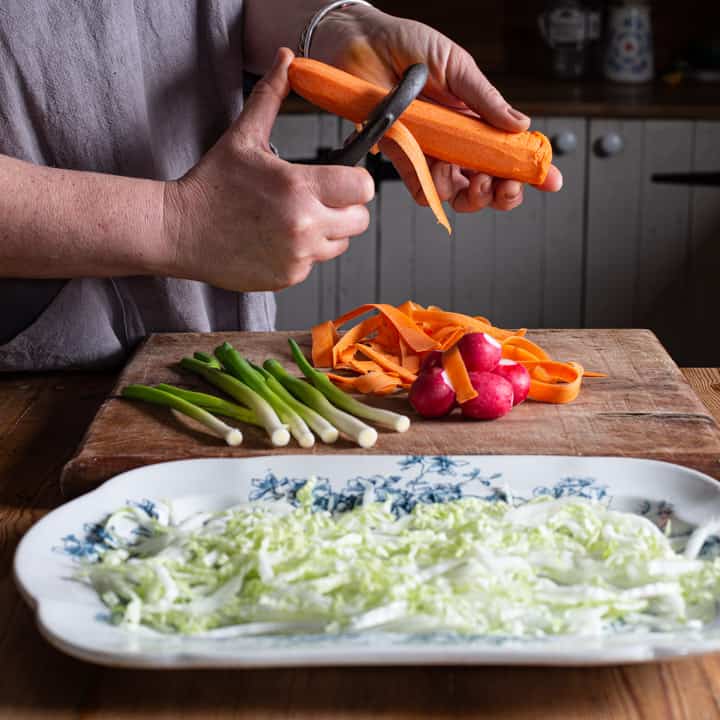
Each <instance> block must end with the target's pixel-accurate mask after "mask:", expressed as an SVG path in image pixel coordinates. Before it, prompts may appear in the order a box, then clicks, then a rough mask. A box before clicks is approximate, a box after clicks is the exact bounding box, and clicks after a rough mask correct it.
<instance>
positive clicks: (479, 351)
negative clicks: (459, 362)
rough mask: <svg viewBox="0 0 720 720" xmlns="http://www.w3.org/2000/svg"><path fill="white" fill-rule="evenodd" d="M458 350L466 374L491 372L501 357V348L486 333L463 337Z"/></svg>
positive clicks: (469, 334) (470, 334)
mask: <svg viewBox="0 0 720 720" xmlns="http://www.w3.org/2000/svg"><path fill="white" fill-rule="evenodd" d="M458 349H459V350H460V354H461V355H462V359H463V362H464V363H465V367H466V368H467V369H468V372H491V371H492V370H494V369H495V366H496V365H497V364H498V363H499V362H500V358H501V357H502V346H501V345H500V343H499V342H498V341H497V340H496V339H495V338H494V337H492V335H488V334H487V333H481V332H477V333H468V334H467V335H463V336H462V338H460V341H459V342H458Z"/></svg>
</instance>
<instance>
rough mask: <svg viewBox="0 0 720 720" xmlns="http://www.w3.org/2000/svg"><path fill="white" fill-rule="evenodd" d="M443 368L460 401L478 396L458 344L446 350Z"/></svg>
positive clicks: (443, 357)
mask: <svg viewBox="0 0 720 720" xmlns="http://www.w3.org/2000/svg"><path fill="white" fill-rule="evenodd" d="M442 363H443V370H445V372H446V373H447V376H448V379H449V380H450V384H451V385H452V386H453V389H454V390H455V395H456V396H457V401H458V402H459V403H464V402H467V401H468V400H472V399H473V398H476V397H477V390H475V388H474V387H473V386H472V383H471V382H470V375H468V371H467V368H466V367H465V363H464V362H463V359H462V355H461V354H460V349H459V348H458V346H457V345H455V346H454V347H452V348H450V350H446V351H445V352H444V353H443V356H442Z"/></svg>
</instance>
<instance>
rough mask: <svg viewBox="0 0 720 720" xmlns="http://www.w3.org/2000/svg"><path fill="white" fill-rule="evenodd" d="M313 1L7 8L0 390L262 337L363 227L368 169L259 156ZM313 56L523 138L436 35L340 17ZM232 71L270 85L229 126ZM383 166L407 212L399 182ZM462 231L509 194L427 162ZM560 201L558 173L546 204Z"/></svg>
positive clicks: (0, 34)
mask: <svg viewBox="0 0 720 720" xmlns="http://www.w3.org/2000/svg"><path fill="white" fill-rule="evenodd" d="M325 4H327V0H295V1H292V0H245V1H244V2H243V1H242V0H121V1H118V0H32V2H28V1H27V0H3V3H2V7H0V308H2V310H1V311H0V370H5V371H11V370H49V369H62V368H78V367H103V366H110V365H114V364H117V363H119V362H121V361H122V360H123V359H124V358H125V357H126V356H127V354H128V352H129V351H130V350H131V349H132V348H133V346H134V345H135V344H136V343H137V342H138V340H140V339H141V338H142V337H143V336H145V335H146V334H148V333H150V332H154V331H158V332H161V331H201V332H203V331H211V330H229V329H245V330H270V329H272V327H273V322H274V303H273V300H272V295H271V291H275V290H278V289H281V288H284V287H287V286H289V285H293V284H295V283H299V282H302V281H303V280H304V278H305V277H306V276H307V275H308V273H309V272H310V270H311V268H312V266H313V264H314V263H316V262H323V261H325V260H328V259H330V258H333V257H335V256H337V255H339V254H341V253H342V252H344V251H345V250H346V249H347V247H348V243H349V242H350V238H352V237H353V236H356V235H358V234H360V233H362V232H363V231H364V230H365V228H366V227H367V224H368V210H367V208H366V204H367V203H368V202H369V201H370V200H371V198H372V195H373V182H372V179H371V178H370V176H369V175H368V173H367V172H366V171H365V170H364V169H362V168H347V167H325V166H306V165H299V164H289V163H286V162H284V161H283V160H281V159H280V158H278V157H277V156H275V155H274V153H273V152H272V150H271V148H270V145H269V135H270V130H271V128H272V125H273V122H274V120H275V117H276V115H277V112H278V109H279V107H280V104H281V102H282V100H283V98H284V97H285V96H286V95H287V93H288V89H289V88H288V81H287V69H288V65H289V63H290V62H291V61H292V58H293V54H292V52H291V51H290V50H288V49H286V48H287V47H296V46H297V44H298V40H299V38H300V37H301V34H302V33H303V30H304V29H305V28H306V27H307V25H308V23H309V21H310V20H311V18H313V17H314V16H315V15H316V13H317V11H318V10H319V9H320V8H322V7H323V5H325ZM310 56H311V57H314V58H316V59H319V60H322V61H324V62H328V63H331V64H334V65H337V66H339V67H341V68H343V69H345V70H347V71H349V72H351V73H353V74H355V75H359V76H362V77H365V78H367V79H369V80H372V81H373V82H376V83H380V84H382V85H384V86H386V87H391V86H392V85H393V84H394V82H395V81H396V80H397V78H398V75H399V73H401V72H402V71H403V70H404V68H405V67H406V66H407V65H409V64H411V63H413V62H417V61H424V62H427V63H428V64H429V67H430V73H431V75H430V81H429V83H428V85H427V88H426V94H427V95H428V96H429V97H430V98H431V99H432V100H434V101H437V102H441V103H445V104H448V105H452V106H453V107H459V108H463V109H467V110H469V111H474V112H476V113H478V114H479V115H481V116H483V117H484V118H485V119H486V120H487V121H488V122H491V123H493V124H494V125H496V126H497V127H500V128H503V129H506V130H510V131H520V130H524V129H526V128H527V126H528V124H529V119H528V118H527V117H525V116H524V115H522V114H521V113H519V112H517V111H516V110H514V109H512V108H511V106H510V105H508V103H507V102H506V101H505V100H504V99H503V98H502V96H501V95H500V94H499V93H498V91H497V90H495V88H493V87H492V86H491V85H490V84H489V82H488V81H487V80H486V78H485V77H484V76H483V74H482V73H481V71H480V70H479V68H478V67H477V66H476V64H475V62H474V61H473V60H472V58H471V57H470V55H469V54H468V53H466V52H465V51H464V50H463V49H461V48H460V47H458V46H457V45H455V44H454V43H452V42H451V41H450V40H449V39H448V38H446V37H444V36H443V35H441V34H440V33H438V32H436V31H434V30H433V29H431V28H429V27H427V26H425V25H422V24H420V23H416V22H413V21H410V20H405V19H401V18H396V17H393V16H390V15H387V14H385V13H383V12H380V11H379V10H377V9H375V8H373V7H369V6H367V4H359V3H352V2H349V3H346V4H345V5H344V6H342V7H338V8H336V9H335V10H333V11H332V12H329V13H327V15H326V16H325V17H324V18H323V19H322V21H321V22H320V23H319V24H318V25H317V28H316V29H315V32H314V35H313V39H312V46H311V52H310ZM243 70H247V71H250V72H253V73H256V74H262V73H265V75H264V78H263V79H262V80H261V81H260V82H258V84H257V85H256V87H255V89H254V91H253V93H252V95H251V97H250V98H249V100H248V102H247V104H246V105H245V107H244V108H243V95H242V89H243ZM383 150H384V152H386V154H388V156H389V157H390V158H391V159H392V160H393V161H394V162H395V163H396V166H397V167H398V170H399V171H400V173H401V175H402V176H403V178H404V179H405V181H406V183H407V184H408V186H409V188H410V190H411V192H412V193H413V194H414V195H415V197H416V199H417V200H418V201H419V202H423V198H422V194H421V192H420V191H419V188H418V185H417V180H416V179H415V177H414V174H413V173H412V170H411V169H410V168H409V167H408V166H407V165H406V163H403V160H402V157H399V156H398V154H397V151H396V150H395V149H394V148H393V146H392V144H391V143H389V142H386V143H385V144H384V145H383ZM431 163H432V171H433V176H434V179H435V181H436V183H437V186H438V190H439V192H440V195H441V197H442V199H444V200H449V201H450V202H451V203H452V205H453V207H454V208H455V209H456V210H458V211H460V212H470V211H476V210H479V209H481V208H483V207H485V206H493V207H495V208H496V209H499V210H509V209H512V208H513V207H516V206H517V205H518V204H519V203H520V202H521V201H522V186H521V185H520V184H519V183H516V182H512V181H505V180H497V179H493V178H490V177H487V176H485V175H482V174H478V173H467V172H463V171H461V170H460V169H459V168H456V167H451V166H449V165H447V164H445V163H441V162H437V161H431ZM561 183H562V179H561V177H560V174H559V172H557V170H556V169H553V171H552V172H551V173H550V175H549V176H548V180H547V182H546V183H545V185H544V187H543V189H546V190H557V189H559V187H560V185H561Z"/></svg>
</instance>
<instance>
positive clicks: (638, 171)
mask: <svg viewBox="0 0 720 720" xmlns="http://www.w3.org/2000/svg"><path fill="white" fill-rule="evenodd" d="M613 137H617V138H620V141H621V142H622V149H621V150H620V151H619V152H617V153H616V154H614V155H612V156H609V157H606V156H602V155H598V152H597V147H598V143H600V142H602V141H603V140H605V141H607V142H610V140H611V139H612V138H613ZM642 155H643V123H642V122H641V121H638V120H629V121H620V120H593V121H592V122H591V123H590V148H589V162H588V171H589V172H588V210H587V268H586V295H585V323H586V325H587V326H588V327H631V326H632V325H633V311H634V301H635V280H636V277H637V270H638V257H637V255H638V237H639V234H640V214H639V208H640V191H641V187H642V181H643V169H642Z"/></svg>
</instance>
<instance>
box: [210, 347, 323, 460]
mask: <svg viewBox="0 0 720 720" xmlns="http://www.w3.org/2000/svg"><path fill="white" fill-rule="evenodd" d="M215 356H216V357H217V358H218V360H220V362H221V363H222V364H223V367H224V368H225V370H226V371H227V372H228V373H229V374H230V375H232V376H234V377H235V378H236V379H237V380H239V381H240V382H243V383H245V384H246V385H247V386H248V387H250V388H252V389H253V390H254V391H255V392H256V393H257V394H258V395H260V396H261V397H262V398H264V399H265V400H266V401H267V402H268V403H269V404H270V405H271V406H272V408H273V409H274V410H275V412H276V413H277V414H278V416H279V417H280V419H281V420H282V421H283V422H284V423H285V424H286V425H287V426H288V429H289V430H290V433H291V434H292V436H293V437H294V438H295V439H296V440H297V441H298V444H299V445H300V447H303V448H310V447H312V446H313V445H314V444H315V436H314V435H313V434H312V432H310V428H309V427H308V426H307V423H306V422H305V421H304V420H303V419H302V417H301V416H300V415H299V414H298V413H297V412H296V411H295V410H294V409H293V408H292V407H290V405H288V404H287V403H286V402H285V401H284V400H283V399H282V398H280V397H278V396H277V395H276V394H275V393H274V392H273V391H272V390H271V389H270V388H269V387H268V385H267V383H266V382H265V378H264V377H263V376H262V375H261V374H260V373H259V372H258V371H257V370H255V369H253V367H252V366H251V365H250V363H249V362H248V361H247V360H246V359H245V358H244V357H243V356H242V355H241V354H240V353H239V352H238V351H237V350H235V348H234V347H233V346H232V345H231V344H230V343H227V342H226V343H223V344H222V345H220V346H219V347H217V348H216V349H215Z"/></svg>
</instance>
